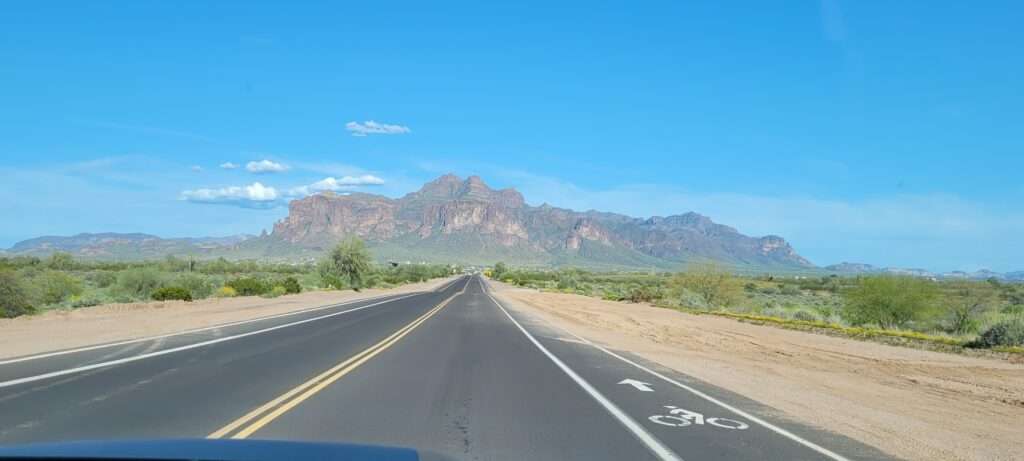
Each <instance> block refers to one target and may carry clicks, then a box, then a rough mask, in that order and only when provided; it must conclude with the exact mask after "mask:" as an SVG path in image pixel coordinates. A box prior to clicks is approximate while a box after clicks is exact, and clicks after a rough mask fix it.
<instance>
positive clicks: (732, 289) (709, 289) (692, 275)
mask: <svg viewBox="0 0 1024 461" xmlns="http://www.w3.org/2000/svg"><path fill="white" fill-rule="evenodd" d="M671 283H672V285H673V286H675V287H676V288H677V289H678V288H685V289H687V290H690V291H691V292H693V293H696V294H697V295H698V296H700V297H701V298H703V299H704V302H705V303H706V304H707V305H708V306H709V307H725V306H728V305H729V304H732V303H733V302H735V300H736V298H737V297H739V294H740V289H741V285H740V281H739V280H738V279H737V278H736V276H734V275H733V274H732V273H730V272H728V271H726V270H725V269H723V268H722V267H721V266H718V265H717V264H714V263H703V264H696V265H693V266H691V267H689V268H687V270H686V272H680V273H678V274H676V275H675V276H674V277H673V278H672V281H671Z"/></svg>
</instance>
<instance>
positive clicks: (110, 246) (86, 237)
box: [7, 232, 253, 260]
mask: <svg viewBox="0 0 1024 461" xmlns="http://www.w3.org/2000/svg"><path fill="white" fill-rule="evenodd" d="M252 238H253V236H251V235H232V236H228V237H200V238H160V237H157V236H155V235H150V234H141V233H129V234H119V233H113V232H104V233H99V234H78V235H73V236H70V237H58V236H47V237H37V238H33V239H29V240H23V241H21V242H18V243H15V244H14V246H12V247H11V248H10V249H9V250H7V253H8V254H15V255H27V256H33V255H34V256H45V255H49V254H51V253H54V252H65V253H70V254H72V255H74V256H77V257H80V258H87V259H122V260H123V259H150V258H159V257H163V256H165V255H168V254H178V255H184V254H198V255H202V254H205V253H210V252H213V251H217V250H226V249H230V248H232V247H235V246H237V245H238V244H240V243H242V242H245V241H246V240H249V239H252Z"/></svg>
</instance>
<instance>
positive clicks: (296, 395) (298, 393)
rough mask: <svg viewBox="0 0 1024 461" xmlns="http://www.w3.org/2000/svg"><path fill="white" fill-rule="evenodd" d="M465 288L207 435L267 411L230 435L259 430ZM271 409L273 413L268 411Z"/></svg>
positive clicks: (231, 428) (227, 430) (214, 435)
mask: <svg viewBox="0 0 1024 461" xmlns="http://www.w3.org/2000/svg"><path fill="white" fill-rule="evenodd" d="M465 291H466V290H465V287H463V289H462V291H459V292H458V293H455V294H453V295H452V296H450V297H448V298H447V299H445V300H444V301H442V302H441V303H440V304H438V305H437V306H435V307H434V308H433V309H431V310H429V311H427V312H426V313H425V314H423V315H422V316H420V317H419V318H417V319H416V320H413V321H412V322H411V323H409V324H408V325H406V326H404V327H402V328H400V329H399V330H398V331H396V332H394V333H392V334H391V335H390V336H388V337H387V338H384V340H382V341H381V342H379V343H377V344H374V345H373V346H370V347H369V348H367V349H366V350H363V351H362V352H359V353H358V354H356V355H354V356H352V357H350V358H348V359H346V360H345V361H343V362H341V363H339V364H337V365H335V366H333V367H331V368H330V369H329V370H327V371H325V372H323V373H320V374H319V375H317V376H315V377H313V378H312V379H310V380H308V381H306V382H304V383H302V384H300V385H298V386H296V387H295V388H293V389H291V390H290V391H288V392H285V393H284V394H282V395H281V396H280V397H277V398H275V399H273V400H271V401H269V402H267V403H265V404H263V405H261V406H260V407H258V408H256V409H255V410H252V411H250V412H249V413H246V414H245V415H244V416H242V417H241V418H238V419H237V420H235V421H232V422H231V423H230V424H228V425H227V426H224V427H222V428H220V429H218V430H217V431H216V432H213V433H212V434H210V435H208V436H207V438H209V439H219V438H222V437H224V436H226V435H227V434H230V433H232V432H234V431H236V430H238V429H239V428H240V427H242V426H245V425H246V424H249V423H250V421H252V420H254V419H256V418H258V417H259V416H260V415H263V414H264V413H266V415H265V416H263V417H262V418H259V419H257V420H256V421H255V422H253V423H252V424H250V425H249V426H246V427H244V428H243V429H241V430H239V431H238V432H237V433H235V434H234V435H233V436H231V438H233V439H244V438H246V437H248V436H249V435H251V434H252V433H254V432H256V431H257V430H259V429H260V428H261V427H263V426H266V425H267V424H268V423H270V422H271V421H273V420H274V419H276V418H277V417H279V416H281V415H282V414H284V413H285V412H287V411H288V410H291V409H292V408H294V407H295V406H296V405H298V404H300V403H302V402H303V401H304V400H306V399H308V398H310V397H312V396H313V395H314V394H316V393H317V392H320V391H321V390H323V389H324V388H326V387H327V386H329V385H331V383H334V382H335V381H337V380H339V379H341V378H342V377H343V376H345V375H347V374H348V373H349V372H351V371H352V370H354V369H356V368H357V367H359V366H360V365H362V364H364V363H366V362H367V361H369V360H370V359H371V358H373V357H374V356H376V355H377V354H379V353H381V352H383V351H384V350H385V349H387V348H389V347H391V346H392V345H393V344H395V343H397V342H398V341H399V340H400V339H402V338H403V337H404V336H405V335H407V334H409V332H411V331H412V330H413V329H415V328H416V327H418V326H419V325H421V324H422V323H423V322H425V321H427V319H429V318H430V317H431V316H433V315H434V314H436V313H437V312H438V311H440V310H441V309H442V308H444V307H445V306H447V305H448V303H449V302H451V300H452V299H455V297H456V296H458V295H460V294H462V293H465ZM271 409H273V411H270V410H271ZM268 411H270V413H267V412H268Z"/></svg>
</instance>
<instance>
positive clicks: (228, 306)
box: [0, 278, 454, 359]
mask: <svg viewBox="0 0 1024 461" xmlns="http://www.w3.org/2000/svg"><path fill="white" fill-rule="evenodd" d="M453 279H454V278H448V279H438V280H432V281H429V282H423V283H413V284H408V285H402V286H399V287H396V288H390V289H369V290H363V291H362V292H359V293H357V292H354V291H313V292H306V293H301V294H297V295H289V296H281V297H279V298H273V299H267V298H261V297H258V296H242V297H237V298H223V299H204V300H200V301H195V302H191V303H186V302H183V301H167V302H147V303H130V304H106V305H102V306H94V307H84V308H80V309H75V310H55V311H48V312H45V313H42V314H40V315H34V316H24V317H17V318H13V319H0V359H3V358H10V357H19V356H24V355H30V354H38V353H42V352H49V351H55V350H61V349H68V348H73V347H82V346H88V345H92V344H101V343H106V342H111V341H121V340H126V339H134V338H143V337H148V336H155V335H161V334H167V333H174V332H179V331H183V330H190V329H194V328H202V327H208V326H213V325H219V324H223V323H228V322H235V321H239V320H247V319H254V318H258V317H265V316H268V315H275V314H281V313H285V312H291V311H296V310H301V309H308V308H311V307H317V306H323V305H328V304H333V303H338V302H342V301H350V300H356V299H364V298H370V297H374V296H380V295H384V294H397V293H407V292H413V291H425V290H432V289H434V288H436V287H439V286H441V285H443V284H445V283H448V282H450V281H451V280H453Z"/></svg>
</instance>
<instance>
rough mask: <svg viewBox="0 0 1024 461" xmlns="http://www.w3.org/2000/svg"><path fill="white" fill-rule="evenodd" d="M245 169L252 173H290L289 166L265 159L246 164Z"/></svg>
mask: <svg viewBox="0 0 1024 461" xmlns="http://www.w3.org/2000/svg"><path fill="white" fill-rule="evenodd" d="M245 169H246V171H248V172H250V173H283V172H285V171H288V165H283V164H280V163H277V162H272V161H270V160H266V159H264V160H260V161H258V162H249V163H246V164H245Z"/></svg>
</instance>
